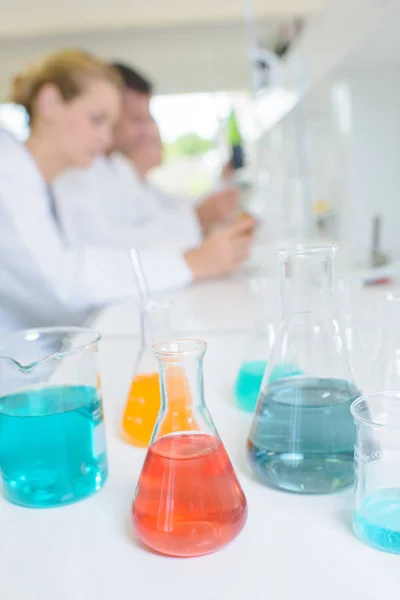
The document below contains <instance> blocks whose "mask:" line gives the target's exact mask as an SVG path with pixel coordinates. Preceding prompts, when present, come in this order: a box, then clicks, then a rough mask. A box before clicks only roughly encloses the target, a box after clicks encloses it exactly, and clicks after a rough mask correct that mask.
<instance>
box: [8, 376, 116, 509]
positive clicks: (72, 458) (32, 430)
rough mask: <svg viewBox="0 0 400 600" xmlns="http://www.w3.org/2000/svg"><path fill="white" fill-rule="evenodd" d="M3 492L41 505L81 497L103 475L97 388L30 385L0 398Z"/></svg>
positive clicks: (96, 487) (18, 500)
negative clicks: (18, 391) (21, 390)
mask: <svg viewBox="0 0 400 600" xmlns="http://www.w3.org/2000/svg"><path fill="white" fill-rule="evenodd" d="M0 470H1V473H2V476H3V488H4V494H5V496H6V497H7V498H8V499H9V500H10V501H11V502H14V503H15V504H20V505H22V506H29V507H35V508H45V507H52V506H61V505H63V504H69V503H71V502H75V501H76V500H81V499H82V498H85V497H86V496H88V495H90V494H92V493H93V492H95V491H97V490H99V489H100V488H101V487H102V485H103V483H104V482H105V480H106V478H107V458H106V447H105V437H104V424H103V411H102V406H101V402H100V400H99V396H98V392H97V390H96V388H93V387H87V386H59V387H43V388H34V389H32V388H31V389H29V390H27V391H24V392H21V393H19V394H12V395H8V396H3V397H2V398H0Z"/></svg>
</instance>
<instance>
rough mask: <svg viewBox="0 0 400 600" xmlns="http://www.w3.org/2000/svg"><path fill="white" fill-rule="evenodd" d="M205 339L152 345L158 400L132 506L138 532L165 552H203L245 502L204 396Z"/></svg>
mask: <svg viewBox="0 0 400 600" xmlns="http://www.w3.org/2000/svg"><path fill="white" fill-rule="evenodd" d="M205 351H206V343H205V342H202V341H200V340H190V339H189V340H184V339H182V340H179V339H178V340H171V341H167V342H161V343H159V344H156V346H155V347H154V353H155V355H156V356H157V358H158V360H159V364H160V378H161V390H162V404H161V410H160V412H159V415H158V418H157V423H156V427H155V429H154V432H153V435H152V438H151V443H150V447H149V449H148V451H147V455H146V459H145V461H144V465H143V468H142V472H141V475H140V478H139V482H138V485H137V489H136V493H135V497H134V500H133V506H132V517H133V525H134V529H135V532H136V534H137V536H138V537H139V538H140V540H141V541H142V542H143V543H144V544H146V545H147V546H148V547H150V548H151V549H153V550H154V551H156V552H160V553H162V554H166V555H170V556H182V557H184V556H186V557H189V556H199V555H202V554H209V553H210V552H214V551H215V550H218V549H219V548H222V547H223V546H225V545H226V544H227V543H228V542H230V541H231V540H233V538H235V537H236V536H237V535H238V533H239V532H240V531H241V529H242V528H243V526H244V524H245V521H246V517H247V503H246V498H245V495H244V493H243V490H242V488H241V486H240V483H239V481H238V479H237V477H236V474H235V471H234V469H233V467H232V464H231V462H230V460H229V457H228V455H227V452H226V450H225V448H224V445H223V444H222V442H221V439H220V437H219V435H218V433H217V430H216V428H215V425H214V423H213V421H212V418H211V415H210V413H209V412H208V409H207V406H206V403H205V399H204V384H203V358H204V354H205Z"/></svg>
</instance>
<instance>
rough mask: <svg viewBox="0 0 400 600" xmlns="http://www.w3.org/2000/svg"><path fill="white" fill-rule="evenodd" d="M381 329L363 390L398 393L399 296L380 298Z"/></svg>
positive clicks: (399, 389) (399, 361) (389, 295)
mask: <svg viewBox="0 0 400 600" xmlns="http://www.w3.org/2000/svg"><path fill="white" fill-rule="evenodd" d="M381 316H382V327H381V332H380V336H379V337H380V339H379V343H378V344H377V345H376V347H375V349H374V352H373V353H372V360H371V364H370V365H368V366H369V368H368V369H367V372H368V377H366V378H365V381H366V383H365V389H366V391H367V392H368V393H372V392H392V391H400V331H399V325H398V324H399V323H400V294H399V293H397V294H387V295H385V296H384V297H382V298H381Z"/></svg>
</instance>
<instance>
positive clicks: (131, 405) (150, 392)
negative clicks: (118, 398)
mask: <svg viewBox="0 0 400 600" xmlns="http://www.w3.org/2000/svg"><path fill="white" fill-rule="evenodd" d="M160 404H161V400H160V385H159V379H158V374H157V373H151V374H150V375H137V376H136V377H135V378H134V380H133V381H132V384H131V389H130V390H129V395H128V400H127V402H126V406H125V411H124V415H123V417H122V431H123V435H124V439H125V440H126V441H127V442H128V443H129V444H132V445H133V446H142V447H144V448H146V447H147V446H148V445H149V443H150V438H151V434H152V433H153V429H154V425H155V423H156V420H157V415H158V412H159V410H160Z"/></svg>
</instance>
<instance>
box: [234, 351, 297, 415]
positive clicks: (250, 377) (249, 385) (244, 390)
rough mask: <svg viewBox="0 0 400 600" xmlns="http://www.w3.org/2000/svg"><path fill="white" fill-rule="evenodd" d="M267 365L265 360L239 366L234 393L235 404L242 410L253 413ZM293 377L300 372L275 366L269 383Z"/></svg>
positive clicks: (286, 366) (288, 366) (291, 368)
mask: <svg viewBox="0 0 400 600" xmlns="http://www.w3.org/2000/svg"><path fill="white" fill-rule="evenodd" d="M267 364H268V363H267V361H266V360H259V361H253V362H247V363H244V364H243V365H242V366H241V368H240V371H239V374H238V377H237V380H236V384H235V392H234V393H235V398H236V402H237V404H238V406H239V408H241V409H242V410H247V411H249V412H253V411H254V409H255V407H256V405H257V400H258V395H259V393H260V388H261V384H262V380H263V377H264V373H265V369H266V368H267ZM293 375H301V372H300V371H299V370H298V369H296V368H295V367H292V366H291V365H277V366H276V367H274V369H273V370H272V373H271V375H270V378H269V381H270V382H272V381H277V380H278V379H282V378H283V377H289V376H293Z"/></svg>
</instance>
